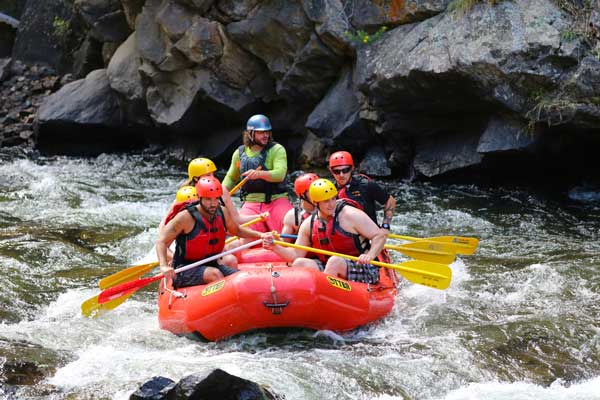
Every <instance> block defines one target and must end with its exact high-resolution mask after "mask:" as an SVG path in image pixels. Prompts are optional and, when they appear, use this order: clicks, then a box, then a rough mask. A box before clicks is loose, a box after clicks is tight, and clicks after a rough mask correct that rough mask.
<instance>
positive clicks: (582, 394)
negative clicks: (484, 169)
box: [0, 154, 600, 400]
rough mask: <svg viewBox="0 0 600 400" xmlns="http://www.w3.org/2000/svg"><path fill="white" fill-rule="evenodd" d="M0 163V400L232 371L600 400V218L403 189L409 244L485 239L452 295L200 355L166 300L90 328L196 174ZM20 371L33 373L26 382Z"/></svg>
mask: <svg viewBox="0 0 600 400" xmlns="http://www.w3.org/2000/svg"><path fill="white" fill-rule="evenodd" d="M2 160H3V161H2V164H1V165H0V189H1V190H0V266H1V267H2V270H3V272H4V273H3V274H2V275H1V276H0V285H2V287H3V288H4V290H3V291H2V292H1V293H0V302H1V304H2V307H1V308H0V383H2V384H1V385H0V398H40V399H41V398H55V399H63V398H69V399H74V398H75V399H78V398H81V399H88V398H114V399H126V398H128V396H129V394H130V393H131V392H132V391H134V390H135V389H136V388H137V387H138V386H139V385H140V384H141V383H143V382H145V381H146V380H148V379H150V378H151V377H152V376H156V375H162V376H167V377H169V378H172V379H175V380H177V379H180V378H181V377H183V376H185V375H188V374H190V373H192V372H199V373H202V372H208V371H210V370H212V369H214V368H222V369H224V370H226V371H228V372H229V373H232V374H235V375H239V376H242V377H244V378H246V379H251V380H254V381H257V382H260V383H262V384H265V385H267V386H269V387H270V388H271V389H272V390H273V391H274V392H276V393H280V394H285V396H286V398H289V399H378V400H389V399H447V400H457V399H473V398H488V399H494V400H504V399H506V400H508V399H532V400H533V399H539V398H543V399H551V400H554V399H556V400H562V399H565V400H566V399H586V400H587V399H600V390H598V388H599V387H600V357H599V354H600V322H599V321H600V306H599V304H600V294H599V293H600V268H598V267H599V266H600V244H599V241H598V230H599V226H600V209H598V208H597V205H595V204H594V203H590V204H582V203H580V202H578V203H570V202H569V201H568V200H564V199H562V198H558V199H557V198H553V197H549V196H544V195H540V194H536V193H532V192H529V191H526V190H519V189H510V188H497V189H485V188H478V187H474V186H465V185H463V186H460V185H444V186H434V185H431V184H408V183H405V182H397V183H394V189H393V191H394V195H395V196H396V197H397V199H398V207H397V210H396V214H395V216H394V220H393V224H392V230H393V231H394V232H395V233H398V234H406V235H411V236H421V237H428V236H438V235H448V234H455V235H460V236H477V237H479V238H480V239H481V244H480V248H479V250H478V252H477V253H476V254H475V255H474V256H470V257H463V256H459V258H458V259H457V260H456V261H455V262H454V263H453V264H452V265H451V268H452V270H453V281H452V284H451V286H450V287H449V288H448V289H447V290H445V291H436V290H434V289H430V288H426V287H423V286H416V285H412V284H410V283H407V282H406V281H404V282H403V283H402V286H401V290H400V292H399V295H398V297H397V299H396V305H395V307H394V309H393V311H392V313H391V314H390V315H389V316H388V317H386V318H385V319H383V320H382V321H380V322H378V323H375V324H372V325H370V326H366V327H362V328H360V329H357V330H355V331H353V332H349V333H343V334H340V333H335V332H327V331H322V332H310V331H304V330H299V331H290V332H288V333H278V334H274V333H264V332H257V333H249V334H244V335H240V336H238V337H234V338H231V339H229V340H227V341H224V342H219V343H199V342H194V341H190V340H188V339H186V338H180V337H176V336H174V335H172V334H170V333H169V332H165V331H161V330H160V329H159V328H158V323H157V318H156V303H155V301H156V295H155V289H153V288H146V289H144V290H140V291H139V292H137V293H136V294H135V295H134V296H133V297H132V298H130V299H129V300H128V301H127V302H125V303H123V304H122V305H121V306H119V307H118V308H116V309H115V310H113V311H112V312H110V313H107V314H105V315H103V316H101V317H99V318H96V319H87V318H85V317H83V316H81V314H80V305H81V303H82V302H83V301H84V300H86V299H88V298H89V297H92V296H94V295H96V294H97V293H98V290H97V282H98V280H99V279H101V278H102V277H105V276H107V275H110V274H112V273H114V272H116V271H118V270H120V269H122V268H124V267H127V266H130V265H132V264H135V263H136V262H137V261H138V260H140V259H142V258H143V257H144V256H145V255H146V254H147V253H148V252H149V251H150V250H151V248H152V246H153V242H154V240H155V238H156V235H157V226H158V223H159V222H160V219H161V218H162V217H163V216H164V213H165V212H166V210H167V208H168V205H169V204H170V203H171V201H172V200H173V198H174V194H175V192H176V188H177V186H178V183H179V182H180V181H181V180H183V179H184V178H185V166H182V165H177V163H175V162H171V161H170V159H169V157H168V155H145V154H141V155H128V156H117V155H102V156H100V157H97V158H93V159H81V158H69V157H54V158H40V159H37V160H28V159H20V158H10V157H9V158H6V157H4V158H2ZM565 198H566V196H565ZM394 258H395V260H396V261H400V260H401V259H404V258H403V256H401V255H399V254H398V255H396V254H394ZM19 363H20V364H19ZM14 365H30V366H33V367H32V368H31V369H30V370H29V373H30V375H31V376H30V377H29V378H28V379H26V380H25V381H24V382H16V381H15V378H14V377H13V378H11V377H10V374H9V370H10V368H9V367H10V366H14ZM23 379H24V378H23Z"/></svg>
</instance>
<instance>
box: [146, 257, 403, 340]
mask: <svg viewBox="0 0 600 400" xmlns="http://www.w3.org/2000/svg"><path fill="white" fill-rule="evenodd" d="M238 258H239V261H240V264H239V269H240V272H238V273H235V274H233V275H230V276H228V277H226V278H225V279H223V280H220V281H218V282H213V283H211V284H208V285H200V286H192V287H186V288H181V289H179V290H178V293H177V292H173V291H172V290H171V289H172V288H165V287H164V285H163V283H162V281H161V285H160V287H159V298H158V320H159V324H160V327H161V328H162V329H166V330H168V331H170V332H173V333H175V334H177V335H196V336H197V335H199V336H200V337H202V338H204V339H207V340H222V339H225V338H228V337H230V336H233V335H237V334H239V333H243V332H248V331H251V330H254V329H264V328H280V327H288V328H291V327H296V328H308V329H314V330H323V329H327V330H332V331H338V332H343V331H348V330H351V329H354V328H357V327H359V326H361V325H365V324H367V323H369V322H373V321H377V320H379V319H381V318H383V317H385V316H386V315H387V314H388V313H389V312H390V311H391V310H392V307H393V306H394V297H395V296H396V292H397V291H396V283H397V279H396V275H395V272H394V271H389V270H387V269H385V268H382V269H381V271H380V272H381V273H380V276H381V278H380V281H379V283H378V284H376V285H368V284H365V283H358V282H352V281H346V280H344V279H340V278H335V277H333V276H331V275H326V274H324V273H322V272H319V271H316V270H312V269H308V268H290V267H288V266H287V265H286V263H285V262H283V261H282V260H281V258H279V256H277V255H276V254H274V253H272V252H270V251H267V250H264V249H251V250H246V251H244V252H242V253H241V254H240V255H238ZM182 295H183V296H182Z"/></svg>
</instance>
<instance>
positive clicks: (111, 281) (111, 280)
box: [98, 261, 158, 290]
mask: <svg viewBox="0 0 600 400" xmlns="http://www.w3.org/2000/svg"><path fill="white" fill-rule="evenodd" d="M157 266H158V261H154V262H151V263H148V264H141V265H134V266H133V267H129V268H125V269H123V270H121V271H119V272H116V273H114V274H112V275H109V276H107V277H106V278H102V279H100V282H98V286H99V287H100V289H102V290H104V289H108V288H109V287H113V286H115V285H118V284H119V283H123V282H128V281H132V280H134V279H137V278H139V277H140V276H142V275H144V274H146V273H147V272H149V271H151V270H152V269H153V268H154V267H157Z"/></svg>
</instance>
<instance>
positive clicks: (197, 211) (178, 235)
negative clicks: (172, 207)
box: [156, 176, 261, 288]
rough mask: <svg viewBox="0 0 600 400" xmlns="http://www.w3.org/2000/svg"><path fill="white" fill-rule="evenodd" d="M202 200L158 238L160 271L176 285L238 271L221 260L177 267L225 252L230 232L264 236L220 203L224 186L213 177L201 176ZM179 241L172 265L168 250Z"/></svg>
mask: <svg viewBox="0 0 600 400" xmlns="http://www.w3.org/2000/svg"><path fill="white" fill-rule="evenodd" d="M196 195H197V196H198V202H197V203H192V204H190V205H188V206H187V207H186V208H185V212H180V213H177V214H175V215H174V216H172V218H171V219H170V220H169V221H167V223H166V224H165V226H164V228H163V229H162V230H161V231H160V232H159V236H158V240H157V241H156V254H157V256H158V261H159V264H160V272H162V273H163V274H164V275H165V277H166V278H167V279H169V280H170V279H173V286H174V287H175V288H180V287H185V286H194V285H201V284H206V283H210V282H214V281H217V280H219V279H222V278H223V277H224V276H227V275H231V274H233V273H235V272H237V270H236V269H234V268H231V267H228V266H225V265H220V264H218V263H217V262H215V263H214V264H209V265H202V266H199V267H197V268H193V269H190V270H187V271H184V272H182V273H180V274H175V273H174V270H175V269H177V268H179V267H181V266H184V265H187V264H190V263H193V262H195V261H199V260H202V259H204V258H207V257H210V256H212V255H215V254H219V253H221V252H222V251H223V247H224V246H225V237H226V235H227V233H229V234H230V235H237V236H240V237H244V238H255V239H256V238H260V237H261V233H260V232H256V231H254V230H252V229H249V228H245V227H242V226H240V225H239V224H238V223H237V222H236V221H235V220H234V219H233V218H232V217H231V214H230V212H229V210H228V209H227V208H226V207H222V206H221V204H220V198H221V196H222V195H223V187H222V186H221V183H220V182H219V180H218V179H217V178H215V177H212V176H206V177H202V178H200V179H198V182H197V183H196ZM173 241H175V243H176V244H175V254H174V256H173V261H172V262H171V263H170V264H169V262H168V256H167V250H168V248H169V245H170V244H171V243H172V242H173Z"/></svg>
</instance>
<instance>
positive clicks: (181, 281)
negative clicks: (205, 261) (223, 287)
mask: <svg viewBox="0 0 600 400" xmlns="http://www.w3.org/2000/svg"><path fill="white" fill-rule="evenodd" d="M208 267H213V268H217V269H218V270H219V271H221V273H222V274H223V276H228V275H231V274H235V273H236V272H238V270H237V269H235V268H231V267H228V266H226V265H220V264H216V265H201V266H199V267H196V268H192V269H188V270H187V271H183V272H181V273H179V274H176V275H175V279H174V282H173V286H174V287H175V288H182V287H187V286H196V285H204V284H205V282H204V271H206V268H208Z"/></svg>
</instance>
